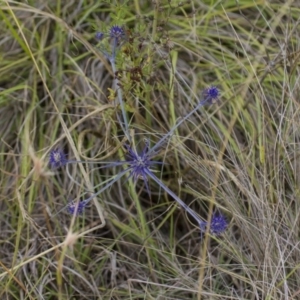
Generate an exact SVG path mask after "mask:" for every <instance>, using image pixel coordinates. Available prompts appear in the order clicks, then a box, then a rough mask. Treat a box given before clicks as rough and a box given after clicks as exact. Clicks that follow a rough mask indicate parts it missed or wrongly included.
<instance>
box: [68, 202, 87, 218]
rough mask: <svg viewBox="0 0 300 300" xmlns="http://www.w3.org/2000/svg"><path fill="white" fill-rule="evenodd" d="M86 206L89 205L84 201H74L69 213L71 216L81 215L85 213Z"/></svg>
mask: <svg viewBox="0 0 300 300" xmlns="http://www.w3.org/2000/svg"><path fill="white" fill-rule="evenodd" d="M86 205H87V201H86V200H84V201H74V200H73V201H71V202H70V203H69V204H68V212H69V213H70V214H71V215H81V214H82V213H83V211H84V208H85V207H86Z"/></svg>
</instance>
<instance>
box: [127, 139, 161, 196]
mask: <svg viewBox="0 0 300 300" xmlns="http://www.w3.org/2000/svg"><path fill="white" fill-rule="evenodd" d="M125 148H126V150H127V155H126V161H125V163H127V164H128V165H129V167H128V170H129V171H130V175H129V176H130V177H133V180H134V181H135V182H136V181H137V180H138V179H143V180H144V182H145V184H146V188H147V190H148V193H149V194H150V191H149V187H148V183H147V182H148V180H147V177H148V175H149V173H152V172H151V170H150V167H151V166H153V165H155V164H161V162H158V161H152V160H151V159H152V155H150V154H149V153H148V151H149V141H148V140H146V141H145V147H144V149H143V151H142V152H141V153H140V154H139V153H137V152H136V150H135V149H133V148H131V147H130V146H129V145H125Z"/></svg>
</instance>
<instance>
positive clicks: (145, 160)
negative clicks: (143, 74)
mask: <svg viewBox="0 0 300 300" xmlns="http://www.w3.org/2000/svg"><path fill="white" fill-rule="evenodd" d="M105 36H108V37H109V39H110V42H111V54H109V55H108V54H107V53H108V52H106V51H104V50H101V51H102V53H104V54H105V55H106V57H107V58H108V59H109V61H110V63H111V66H112V69H113V71H114V72H116V64H115V58H116V51H117V50H118V48H119V47H120V45H121V44H122V42H123V41H125V38H126V34H125V30H124V28H123V27H120V26H117V25H114V26H112V27H111V28H110V30H109V33H108V34H104V33H102V32H98V33H97V34H96V39H97V40H98V41H102V40H103V39H104V38H105ZM120 91H121V89H118V99H119V104H120V106H121V109H122V117H120V116H118V121H119V123H120V126H121V128H122V129H123V132H124V134H125V135H126V136H127V138H128V140H129V144H126V145H124V149H125V150H126V154H125V158H124V160H121V161H116V162H111V163H107V164H106V165H103V166H102V167H100V168H110V167H123V169H122V171H120V172H119V173H118V174H117V175H116V176H114V177H113V178H111V179H110V180H109V181H107V182H106V184H105V186H103V187H102V188H101V189H99V190H98V191H97V192H96V193H94V194H93V195H91V196H90V197H89V198H87V199H85V200H83V201H72V202H70V203H69V204H68V206H67V210H68V211H69V213H70V214H73V215H75V214H76V215H79V214H82V213H83V212H84V209H85V207H86V206H87V204H88V203H89V202H90V201H91V200H92V199H94V198H95V197H96V196H98V195H99V194H101V193H102V192H103V191H105V190H106V189H108V188H110V187H111V186H112V185H113V184H114V183H115V182H117V181H118V180H120V179H121V178H122V177H123V176H125V175H127V180H128V179H130V178H132V179H133V181H134V182H135V183H136V182H137V181H138V180H139V179H142V180H143V182H144V184H145V186H146V189H147V191H148V194H149V195H150V187H149V180H150V179H151V180H152V181H154V182H155V183H156V184H157V185H158V186H159V187H160V188H162V189H163V190H164V191H165V192H167V193H168V194H169V195H170V196H171V197H172V198H173V199H174V200H175V201H176V202H177V203H178V205H180V206H181V207H182V208H183V209H184V210H185V211H186V212H187V213H188V214H189V215H190V216H191V217H192V218H193V219H194V220H195V221H196V222H197V223H198V226H199V229H200V231H201V232H202V233H204V232H206V231H208V230H209V232H210V233H211V234H213V235H220V234H221V233H223V232H224V231H225V230H226V228H227V226H228V222H227V220H226V218H225V217H224V216H223V215H222V214H221V213H214V214H213V216H212V218H211V220H210V222H209V224H208V222H205V221H203V220H202V219H201V218H200V217H199V215H198V214H197V213H196V212H195V211H194V210H193V209H191V208H190V207H189V206H188V205H187V204H186V203H184V202H183V201H182V200H181V199H180V198H179V197H178V196H177V195H176V194H175V193H174V192H173V191H172V190H171V189H170V188H169V187H168V186H167V185H165V184H164V183H163V181H162V180H161V179H160V178H159V177H157V176H156V175H154V172H153V170H152V168H155V167H156V166H158V165H163V163H162V162H160V161H156V160H153V158H154V157H155V156H157V150H158V149H160V148H161V147H163V146H164V144H165V143H166V142H167V141H169V140H170V138H171V136H172V135H173V134H174V132H175V130H176V129H177V128H178V127H179V126H180V125H181V124H182V123H183V122H185V121H186V120H187V119H189V118H190V117H191V115H192V114H194V113H195V112H196V111H197V110H199V109H200V108H201V107H203V106H204V105H211V104H213V103H215V102H216V101H217V100H218V99H219V97H220V92H219V90H218V88H217V87H216V86H210V87H208V88H206V89H205V90H204V91H203V94H202V95H203V99H201V101H198V104H197V105H196V106H195V107H194V109H192V110H191V111H190V112H189V113H188V114H187V115H186V116H184V117H183V118H181V120H180V121H179V122H177V123H176V124H175V125H174V126H173V127H172V128H171V130H170V131H169V132H168V133H167V134H165V135H164V136H163V137H162V138H161V139H160V140H159V141H158V142H157V143H156V144H154V145H153V146H152V147H150V142H149V140H146V141H145V146H144V148H143V150H142V151H137V150H136V148H135V147H134V146H132V144H131V143H130V142H131V139H130V135H129V133H128V131H129V124H128V119H127V113H126V110H125V106H124V104H123V99H122V93H121V92H120ZM123 124H124V125H125V126H124V127H123ZM77 162H78V161H68V160H67V158H66V156H65V154H64V153H63V152H62V151H60V150H57V149H56V150H52V151H51V152H50V157H49V163H50V166H51V167H53V168H57V167H62V166H65V165H67V164H70V163H77ZM208 228H209V229H208Z"/></svg>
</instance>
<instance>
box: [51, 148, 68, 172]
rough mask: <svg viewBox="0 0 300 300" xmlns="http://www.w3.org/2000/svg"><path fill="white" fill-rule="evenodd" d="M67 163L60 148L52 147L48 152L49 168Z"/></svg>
mask: <svg viewBox="0 0 300 300" xmlns="http://www.w3.org/2000/svg"><path fill="white" fill-rule="evenodd" d="M67 163H68V160H67V157H66V155H65V153H64V152H63V151H62V150H60V149H54V150H51V151H50V154H49V164H50V166H51V168H53V169H54V168H59V167H62V166H64V165H66V164H67Z"/></svg>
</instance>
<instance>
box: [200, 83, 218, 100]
mask: <svg viewBox="0 0 300 300" xmlns="http://www.w3.org/2000/svg"><path fill="white" fill-rule="evenodd" d="M203 94H204V102H205V104H214V103H215V102H216V101H217V100H218V99H219V96H220V91H219V90H218V88H217V87H216V86H213V85H212V86H210V87H208V88H206V89H205V90H204V93H203Z"/></svg>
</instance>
